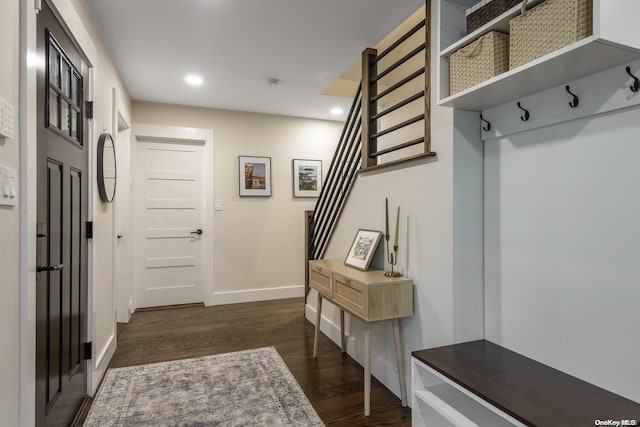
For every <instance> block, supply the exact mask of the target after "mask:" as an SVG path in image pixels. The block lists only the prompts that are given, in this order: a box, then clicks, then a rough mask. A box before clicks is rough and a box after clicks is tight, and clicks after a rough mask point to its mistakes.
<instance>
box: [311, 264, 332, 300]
mask: <svg viewBox="0 0 640 427" xmlns="http://www.w3.org/2000/svg"><path fill="white" fill-rule="evenodd" d="M309 286H311V287H312V288H313V289H315V290H317V291H318V292H320V293H321V294H323V295H325V296H327V297H329V298H331V297H332V296H333V292H332V289H331V271H329V270H324V269H323V268H321V267H315V266H312V267H311V268H310V269H309Z"/></svg>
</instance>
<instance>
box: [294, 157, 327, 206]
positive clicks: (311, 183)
mask: <svg viewBox="0 0 640 427" xmlns="http://www.w3.org/2000/svg"><path fill="white" fill-rule="evenodd" d="M321 189H322V160H306V159H293V197H318V196H320V190H321Z"/></svg>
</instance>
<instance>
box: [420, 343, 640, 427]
mask: <svg viewBox="0 0 640 427" xmlns="http://www.w3.org/2000/svg"><path fill="white" fill-rule="evenodd" d="M412 355H413V357H415V358H416V359H418V360H420V361H421V362H422V363H424V364H426V365H428V366H430V367H431V368H433V369H434V370H436V371H438V372H439V373H441V374H442V375H444V376H446V377H447V378H449V379H450V380H452V381H453V382H456V383H457V384H459V385H461V386H462V387H464V388H465V389H467V390H469V391H471V392H472V393H474V394H476V395H477V396H479V397H481V398H482V399H484V400H486V401H487V402H489V403H491V404H492V405H493V406H495V407H497V408H500V409H501V410H502V411H504V412H506V413H507V414H509V415H511V416H512V417H514V418H515V419H517V420H519V421H521V422H522V423H524V424H527V425H533V426H593V425H595V420H640V404H638V403H635V402H633V401H631V400H629V399H625V398H623V397H621V396H618V395H617V394H613V393H611V392H609V391H606V390H604V389H602V388H600V387H597V386H595V385H593V384H589V383H587V382H585V381H582V380H579V379H578V378H576V377H573V376H571V375H568V374H565V373H563V372H561V371H558V370H557V369H553V368H551V367H549V366H546V365H543V364H542V363H539V362H536V361H535V360H532V359H529V358H528V357H525V356H522V355H520V354H518V353H515V352H513V351H511V350H507V349H506V348H503V347H500V346H498V345H496V344H493V343H491V342H489V341H486V340H481V341H472V342H468V343H463V344H456V345H449V346H445V347H438V348H432V349H428V350H420V351H414V352H413V353H412ZM638 369H640V367H639V368H638ZM638 387H640V384H638ZM638 425H640V421H639V422H638Z"/></svg>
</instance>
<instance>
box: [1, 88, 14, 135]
mask: <svg viewBox="0 0 640 427" xmlns="http://www.w3.org/2000/svg"><path fill="white" fill-rule="evenodd" d="M14 127H15V120H14V108H13V105H11V103H10V102H9V101H7V100H6V99H4V98H2V97H0V137H3V138H13V135H14V133H13V129H14Z"/></svg>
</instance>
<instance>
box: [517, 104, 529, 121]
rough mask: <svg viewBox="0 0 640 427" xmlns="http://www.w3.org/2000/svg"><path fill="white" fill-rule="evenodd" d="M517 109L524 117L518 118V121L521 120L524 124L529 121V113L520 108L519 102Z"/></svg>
mask: <svg viewBox="0 0 640 427" xmlns="http://www.w3.org/2000/svg"><path fill="white" fill-rule="evenodd" d="M518 108H519V109H521V110H522V111H524V116H520V120H522V121H523V122H526V121H527V120H529V111H527V110H526V109H524V108H522V105H520V101H518Z"/></svg>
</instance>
